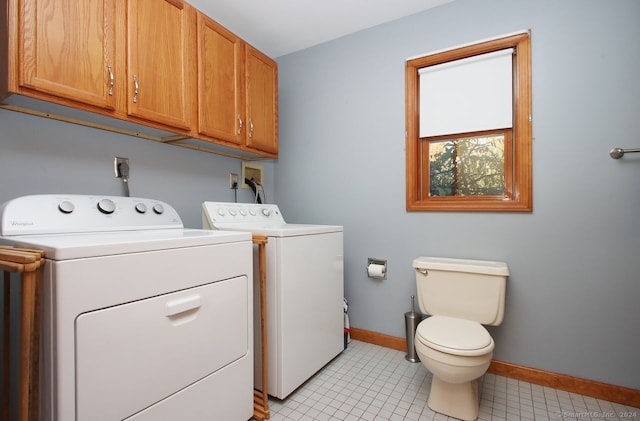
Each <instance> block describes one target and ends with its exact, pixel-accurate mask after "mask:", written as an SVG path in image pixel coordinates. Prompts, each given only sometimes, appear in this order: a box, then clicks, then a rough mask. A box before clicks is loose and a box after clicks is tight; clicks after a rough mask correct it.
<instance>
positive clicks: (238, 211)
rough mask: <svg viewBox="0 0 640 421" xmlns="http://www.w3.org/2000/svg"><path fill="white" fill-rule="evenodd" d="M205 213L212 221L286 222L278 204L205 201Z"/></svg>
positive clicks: (203, 207) (203, 206)
mask: <svg viewBox="0 0 640 421" xmlns="http://www.w3.org/2000/svg"><path fill="white" fill-rule="evenodd" d="M202 210H203V211H204V214H206V215H208V218H210V219H211V221H210V222H211V223H213V224H214V225H215V223H230V222H244V223H246V222H269V223H273V224H284V223H285V222H284V218H283V217H282V214H281V213H280V209H279V208H278V205H274V204H263V203H234V202H204V203H203V204H202Z"/></svg>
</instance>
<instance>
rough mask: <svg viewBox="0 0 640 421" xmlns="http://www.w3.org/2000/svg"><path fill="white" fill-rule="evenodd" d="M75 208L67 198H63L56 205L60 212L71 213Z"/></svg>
mask: <svg viewBox="0 0 640 421" xmlns="http://www.w3.org/2000/svg"><path fill="white" fill-rule="evenodd" d="M75 208H76V207H75V206H74V204H73V203H71V202H69V201H68V200H64V201H62V202H60V204H59V205H58V209H59V210H60V212H62V213H71V212H73V211H74V210H75Z"/></svg>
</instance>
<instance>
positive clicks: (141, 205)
mask: <svg viewBox="0 0 640 421" xmlns="http://www.w3.org/2000/svg"><path fill="white" fill-rule="evenodd" d="M136 211H137V212H138V213H147V205H145V204H144V203H142V202H140V203H136Z"/></svg>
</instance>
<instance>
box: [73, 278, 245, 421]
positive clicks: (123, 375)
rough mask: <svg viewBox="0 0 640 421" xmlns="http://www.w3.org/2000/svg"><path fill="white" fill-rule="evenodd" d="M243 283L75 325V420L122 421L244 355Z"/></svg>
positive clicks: (217, 285)
mask: <svg viewBox="0 0 640 421" xmlns="http://www.w3.org/2000/svg"><path fill="white" fill-rule="evenodd" d="M249 291H250V289H249V285H248V278H247V277H246V276H241V277H237V278H232V279H227V280H224V281H219V282H214V283H211V284H207V285H203V286H199V287H196V288H191V289H187V290H184V291H179V292H174V293H170V294H165V295H160V296H157V297H152V298H147V299H144V300H140V301H135V302H132V303H127V304H122V305H118V306H115V307H109V308H105V309H101V310H96V311H91V312H88V313H84V314H82V315H80V316H79V317H78V318H77V319H76V374H77V383H76V397H77V411H78V412H77V420H78V421H98V420H116V419H117V420H121V419H125V418H127V417H129V416H131V415H133V414H135V413H137V412H139V411H141V410H143V409H145V408H147V407H149V406H151V405H153V404H154V403H156V402H158V401H160V400H162V399H164V398H165V397H167V396H169V395H172V394H174V393H176V392H178V391H179V390H181V389H183V388H185V387H187V386H189V385H191V384H194V383H195V382H198V381H199V380H201V379H203V378H205V377H206V376H208V375H210V374H211V373H213V372H216V371H217V370H220V369H221V368H222V367H224V366H226V365H228V364H230V363H231V362H233V361H235V360H238V359H239V358H241V357H243V356H244V355H246V354H247V353H248V352H249V345H250V344H251V342H250V340H249V334H250V332H251V325H250V320H249V315H250V314H251V313H250V312H249V311H248V300H247V294H249Z"/></svg>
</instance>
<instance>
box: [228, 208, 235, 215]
mask: <svg viewBox="0 0 640 421" xmlns="http://www.w3.org/2000/svg"><path fill="white" fill-rule="evenodd" d="M229 215H231V216H236V215H237V213H236V210H235V209H229Z"/></svg>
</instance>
